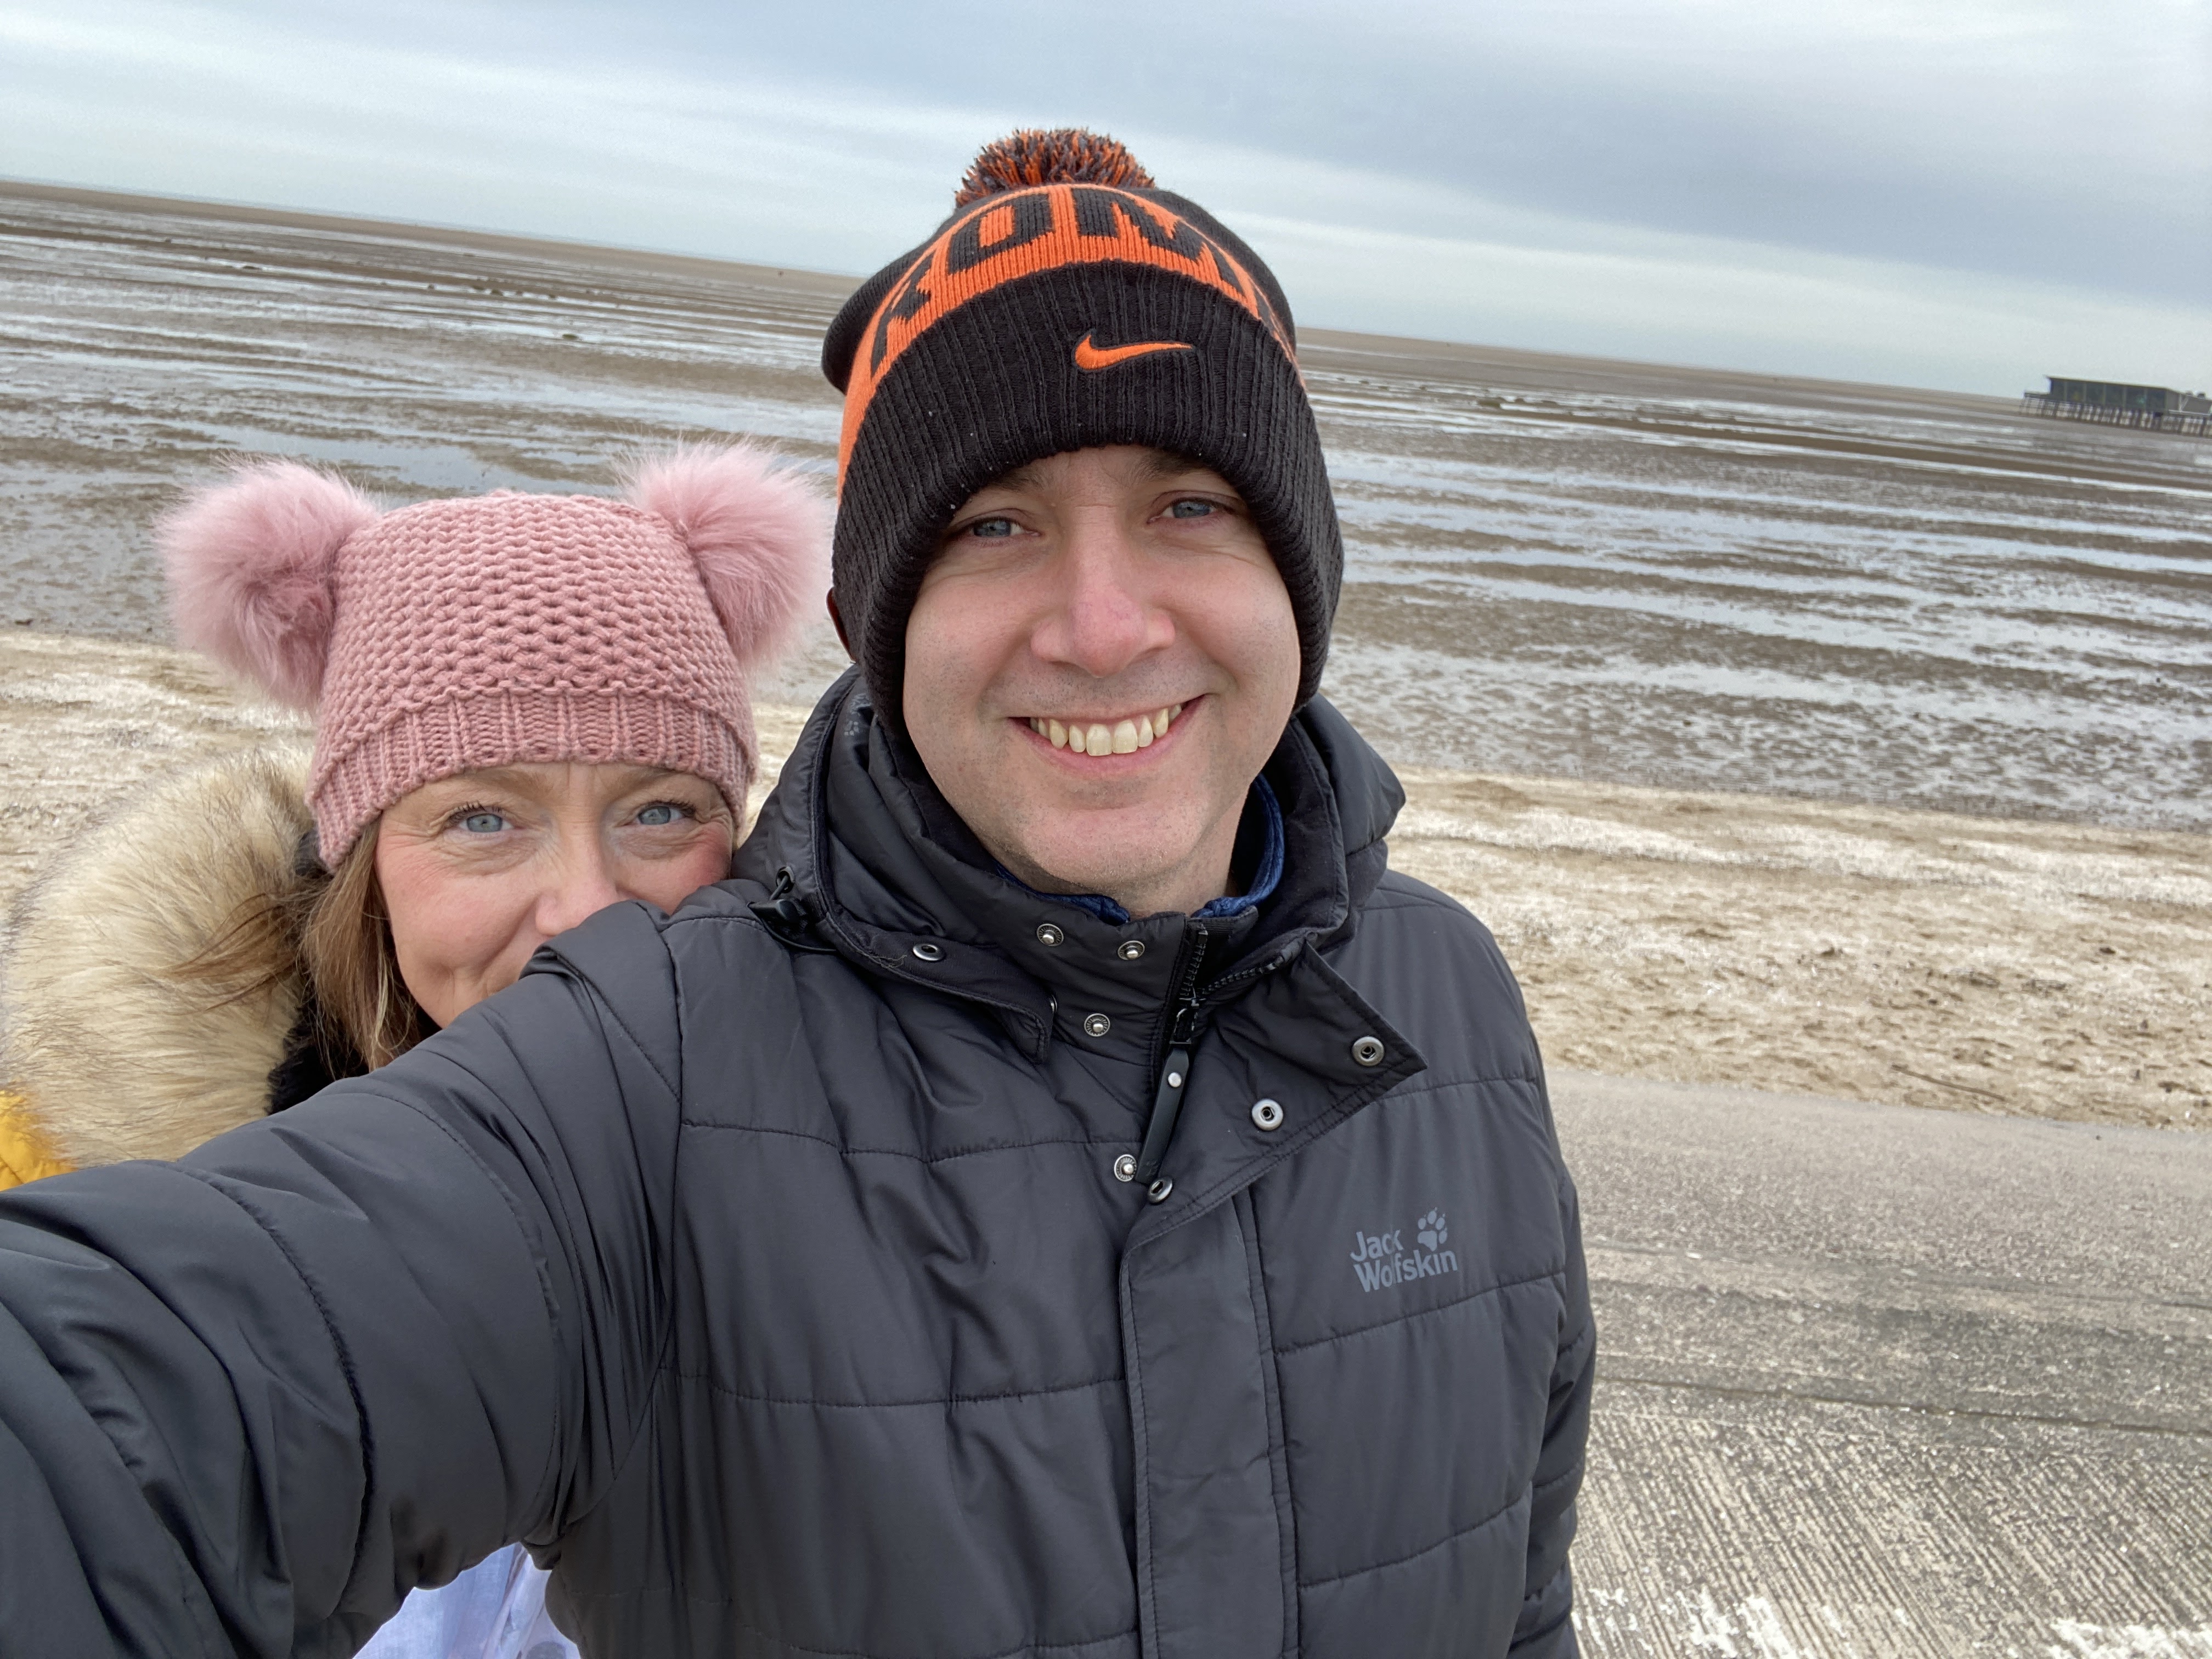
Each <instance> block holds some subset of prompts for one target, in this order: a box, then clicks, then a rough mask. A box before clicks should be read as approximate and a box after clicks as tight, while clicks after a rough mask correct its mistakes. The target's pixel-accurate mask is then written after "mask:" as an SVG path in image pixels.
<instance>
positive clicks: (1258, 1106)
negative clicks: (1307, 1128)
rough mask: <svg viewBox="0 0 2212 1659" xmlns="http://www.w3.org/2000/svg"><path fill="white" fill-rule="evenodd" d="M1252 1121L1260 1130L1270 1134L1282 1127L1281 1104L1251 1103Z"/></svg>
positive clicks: (1270, 1101)
mask: <svg viewBox="0 0 2212 1659" xmlns="http://www.w3.org/2000/svg"><path fill="white" fill-rule="evenodd" d="M1252 1121H1253V1122H1255V1123H1256V1124H1257V1125H1259V1126H1260V1127H1261V1128H1262V1129H1265V1130H1267V1132H1268V1133H1271V1134H1272V1133H1274V1131H1276V1130H1277V1129H1279V1128H1281V1127H1283V1108H1282V1104H1281V1103H1280V1102H1279V1101H1273V1100H1255V1101H1254V1102H1253V1103H1252Z"/></svg>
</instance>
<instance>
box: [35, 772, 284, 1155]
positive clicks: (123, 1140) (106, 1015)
mask: <svg viewBox="0 0 2212 1659" xmlns="http://www.w3.org/2000/svg"><path fill="white" fill-rule="evenodd" d="M307 755H308V751H307V749H306V748H305V747H304V746H290V745H286V746H282V747H270V748H266V749H259V750H252V751H249V752H246V753H243V754H238V755H232V756H228V757H224V758H223V759H222V760H219V761H216V762H214V763H210V764H207V765H204V766H199V767H195V768H193V769H190V770H188V771H185V772H181V773H177V774H173V775H170V776H168V777H166V778H164V779H162V780H161V781H159V782H157V783H155V784H154V785H152V786H150V787H148V788H146V789H144V790H143V791H140V792H138V793H135V794H132V795H131V796H129V797H126V798H125V799H124V800H123V801H121V802H120V803H118V805H117V806H116V807H115V808H114V809H113V810H112V811H110V812H109V813H108V814H107V815H106V817H104V818H102V819H100V821H98V822H97V823H94V824H93V825H92V826H91V827H89V828H88V829H85V830H83V831H82V832H81V833H80V834H79V835H78V836H76V839H75V841H74V842H72V843H71V844H70V847H69V848H67V849H66V850H64V851H63V852H60V853H58V854H55V855H54V856H53V857H52V858H51V859H49V860H48V861H47V862H46V865H45V866H44V867H42V868H41V869H40V872H39V874H38V876H37V878H36V879H35V880H34V881H33V884H32V885H31V886H30V888H29V889H28V890H27V891H26V892H25V893H24V894H23V895H22V896H21V898H20V899H18V900H17V902H16V903H15V909H14V912H13V914H12V915H11V916H10V918H9V930H8V944H7V950H6V954H5V956H4V957H0V1079H4V1080H5V1081H6V1082H7V1083H8V1084H9V1085H12V1086H13V1087H14V1088H15V1090H17V1091H20V1092H21V1094H22V1096H23V1097H24V1099H25V1108H24V1109H25V1112H26V1115H27V1116H28V1118H29V1119H30V1121H31V1122H32V1123H33V1126H34V1127H36V1129H37V1130H38V1131H39V1132H40V1134H41V1135H42V1136H43V1137H44V1138H45V1139H46V1141H47V1142H48V1143H49V1144H50V1145H51V1146H52V1148H53V1150H54V1151H55V1152H58V1153H59V1154H60V1155H61V1156H62V1157H64V1158H66V1159H68V1160H69V1161H70V1163H72V1164H76V1165H78V1166H80V1167H82V1166H84V1165H88V1164H112V1163H116V1162H118V1161H120V1160H122V1159H125V1158H181V1157H182V1156H183V1155H184V1154H185V1153H186V1152H190V1151H191V1150H192V1149H193V1148H194V1147H196V1146H199V1145H200V1144H201V1143H202V1142H203V1141H205V1140H208V1139H211V1138H212V1137H214V1136H216V1135H217V1134H220V1133H222V1132H223V1131H224V1130H226V1129H230V1128H234V1127H237V1126H238V1125H239V1124H241V1123H245V1122H247V1121H251V1120H252V1119H253V1118H257V1117H259V1116H261V1115H264V1113H266V1112H267V1111H268V1109H269V1106H270V1073H271V1072H272V1071H273V1070H274V1069H275V1068H276V1066H277V1064H278V1062H279V1061H280V1060H283V1057H284V1051H285V1044H286V1040H287V1038H288V1037H289V1035H290V1033H291V1031H292V1030H293V1026H294V1024H295V1022H296V1020H297V1019H298V1018H299V1015H300V1010H301V1002H302V1000H303V999H304V997H305V994H306V987H305V986H304V985H303V983H302V982H301V980H300V978H299V976H298V975H297V974H296V972H295V973H288V974H285V975H282V976H280V977H279V978H278V980H277V981H276V983H275V984H274V985H272V986H270V987H268V988H265V989H263V990H261V991H258V992H255V993H252V994H247V995H244V996H234V995H231V994H229V993H228V992H227V991H226V988H225V987H223V986H222V985H217V984H213V983H209V982H206V981H193V980H191V979H188V978H182V977H179V975H178V974H177V973H176V971H175V970H176V969H178V968H179V966H180V965H181V964H183V963H187V962H190V961H191V960H192V959H193V958H194V957H197V956H198V955H199V954H200V953H201V952H203V951H205V950H206V949H207V947H208V946H209V945H211V944H213V943H214V942H215V941H216V939H220V938H222V936H223V935H224V934H225V933H227V932H228V929H229V928H230V927H232V925H233V924H234V921H236V920H237V918H238V916H239V915H240V907H241V906H242V905H244V904H245V903H246V902H248V901H249V900H252V899H254V898H256V897H260V896H267V895H271V894H274V893H276V892H277V891H278V890H280V889H281V888H282V887H283V885H284V884H286V883H287V882H288V880H289V878H290V876H291V873H292V871H293V869H294V867H295V860H296V859H297V857H298V855H299V850H300V844H301V837H302V836H305V835H306V834H307V830H308V829H309V828H310V826H311V824H312V823H313V820H312V818H311V817H310V816H309V814H308V812H307V799H306V792H307ZM272 948H273V947H272ZM275 965H276V964H275V963H271V964H270V966H271V967H272V968H273V967H274V966H275Z"/></svg>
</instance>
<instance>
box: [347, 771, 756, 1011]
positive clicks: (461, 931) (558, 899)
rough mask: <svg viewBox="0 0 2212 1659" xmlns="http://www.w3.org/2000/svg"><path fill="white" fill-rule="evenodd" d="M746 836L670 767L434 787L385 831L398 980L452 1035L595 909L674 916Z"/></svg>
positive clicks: (382, 868) (521, 774)
mask: <svg viewBox="0 0 2212 1659" xmlns="http://www.w3.org/2000/svg"><path fill="white" fill-rule="evenodd" d="M736 837H737V823H736V820H735V819H734V817H732V814H731V811H730V808H729V805H728V804H727V803H726V802H725V801H724V800H723V799H722V795H721V792H720V790H718V789H717V788H715V787H714V785H713V784H711V783H708V781H706V780H705V779H703V778H698V777H694V776H693V775H691V774H690V773H688V772H670V771H665V770H664V769H661V768H659V767H654V766H622V765H605V766H599V765H591V764H587V763H580V762H572V763H562V764H554V765H549V764H540V763H532V764H529V765H522V766H501V767H495V768H492V769H488V770H484V771H480V772H464V773H461V774H459V775H457V776H454V777H450V778H441V779H440V780H439V781H437V782H435V783H428V784H425V785H423V786H422V787H421V788H420V789H417V790H416V791H415V792H414V793H412V794H410V795H408V796H405V797H404V798H403V799H400V800H398V802H396V803H394V804H393V805H391V806H389V807H386V809H385V812H384V817H383V818H382V819H381V820H380V823H379V824H378V827H377V841H376V876H377V880H378V882H379V883H380V884H381V885H382V887H383V889H384V902H385V908H386V912H387V913H388V914H389V915H390V916H391V918H392V945H393V946H394V947H395V949H396V951H397V953H398V958H399V975H400V977H401V978H402V979H404V980H405V981H406V982H407V988H408V990H409V991H410V992H411V993H413V994H414V997H415V1000H416V1001H417V1002H419V1003H421V1004H422V1010H423V1012H425V1013H427V1014H428V1015H429V1016H430V1018H433V1019H435V1020H436V1021H437V1022H438V1024H441V1025H447V1024H452V1023H453V1019H454V1018H455V1017H456V1016H457V1015H459V1014H460V1013H461V1012H464V1011H465V1010H466V1009H469V1008H471V1007H473V1006H476V1005H477V1003H479V1002H481V1001H483V1000H484V999H485V998H486V997H488V996H489V995H490V994H492V993H493V992H495V991H500V990H504V989H505V988H506V987H508V986H510V985H512V984H513V983H514V981H516V980H517V979H518V978H520V976H521V974H522V969H523V964H524V963H527V962H528V961H529V960H530V957H531V953H532V951H535V950H537V948H538V946H539V945H543V944H544V942H545V941H546V940H547V939H551V938H552V937H553V936H554V935H555V934H556V933H566V932H567V931H568V929H569V928H571V927H574V926H575V925H576V924H577V923H578V922H580V921H583V920H584V918H585V917H586V916H588V915H592V913H593V912H595V911H598V910H602V909H604V908H606V907H607V906H608V905H610V904H614V903H617V902H620V901H621V900H623V899H643V900H644V901H645V902H647V903H648V904H651V905H655V906H657V907H659V908H660V909H663V910H673V909H675V908H676V907H677V906H678V905H679V904H681V903H683V902H684V900H685V899H686V898H687V897H689V896H690V895H691V894H692V893H694V892H696V890H698V889H700V888H702V887H704V886H705V885H707V884H708V883H709V882H714V881H720V879H721V878H723V877H724V876H726V875H727V874H728V873H729V870H730V849H731V848H732V846H733V845H734V844H735V842H736Z"/></svg>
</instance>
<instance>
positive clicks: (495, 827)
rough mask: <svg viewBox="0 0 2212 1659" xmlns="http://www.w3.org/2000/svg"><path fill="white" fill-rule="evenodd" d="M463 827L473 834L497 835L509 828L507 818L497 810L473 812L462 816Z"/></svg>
mask: <svg viewBox="0 0 2212 1659" xmlns="http://www.w3.org/2000/svg"><path fill="white" fill-rule="evenodd" d="M461 828H462V829H465V830H467V831H468V832H469V833H470V834H471V835H472V836H495V835H497V834H498V833H499V832H500V831H501V830H502V829H506V828H507V820H506V819H505V818H504V817H501V816H500V815H499V814H498V813H496V812H471V813H469V814H468V815H467V816H466V817H464V818H462V820H461Z"/></svg>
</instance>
